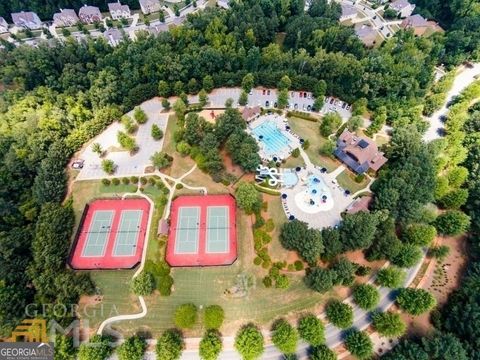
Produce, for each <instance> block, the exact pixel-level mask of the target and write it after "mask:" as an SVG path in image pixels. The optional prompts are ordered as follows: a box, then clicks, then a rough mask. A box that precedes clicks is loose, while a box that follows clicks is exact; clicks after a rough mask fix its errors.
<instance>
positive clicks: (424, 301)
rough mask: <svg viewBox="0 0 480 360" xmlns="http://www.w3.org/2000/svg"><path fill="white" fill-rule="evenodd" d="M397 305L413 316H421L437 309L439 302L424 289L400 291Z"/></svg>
mask: <svg viewBox="0 0 480 360" xmlns="http://www.w3.org/2000/svg"><path fill="white" fill-rule="evenodd" d="M396 301H397V304H398V306H400V307H401V308H402V309H403V310H405V311H406V312H407V313H409V314H411V315H420V314H423V313H424V312H427V311H429V310H431V309H433V308H434V307H435V305H436V304H437V301H436V300H435V298H434V297H433V295H432V294H430V293H429V292H428V291H426V290H424V289H412V288H407V289H400V290H399V292H398V296H397V300H396Z"/></svg>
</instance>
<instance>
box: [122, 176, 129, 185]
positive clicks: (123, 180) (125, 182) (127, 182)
mask: <svg viewBox="0 0 480 360" xmlns="http://www.w3.org/2000/svg"><path fill="white" fill-rule="evenodd" d="M122 183H123V184H124V185H128V184H130V179H129V178H127V177H124V178H122Z"/></svg>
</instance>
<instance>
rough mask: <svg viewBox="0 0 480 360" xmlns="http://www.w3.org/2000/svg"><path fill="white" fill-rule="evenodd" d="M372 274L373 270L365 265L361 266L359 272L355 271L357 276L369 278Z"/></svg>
mask: <svg viewBox="0 0 480 360" xmlns="http://www.w3.org/2000/svg"><path fill="white" fill-rule="evenodd" d="M371 272H372V268H371V267H369V266H364V265H360V266H359V267H358V268H357V271H355V275H357V276H367V275H368V274H370V273H371Z"/></svg>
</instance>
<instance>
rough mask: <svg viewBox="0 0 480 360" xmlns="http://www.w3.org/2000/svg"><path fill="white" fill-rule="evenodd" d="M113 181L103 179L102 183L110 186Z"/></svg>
mask: <svg viewBox="0 0 480 360" xmlns="http://www.w3.org/2000/svg"><path fill="white" fill-rule="evenodd" d="M111 183H112V182H111V181H110V180H109V179H102V184H103V185H105V186H110V184H111Z"/></svg>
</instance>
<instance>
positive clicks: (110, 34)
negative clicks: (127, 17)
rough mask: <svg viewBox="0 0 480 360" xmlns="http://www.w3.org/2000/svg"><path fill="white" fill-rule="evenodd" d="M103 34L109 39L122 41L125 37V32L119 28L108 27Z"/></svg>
mask: <svg viewBox="0 0 480 360" xmlns="http://www.w3.org/2000/svg"><path fill="white" fill-rule="evenodd" d="M103 36H104V37H105V38H106V39H107V40H113V41H115V42H117V41H121V40H122V39H123V34H122V32H121V31H120V30H118V29H117V28H110V29H108V30H107V31H105V32H104V33H103Z"/></svg>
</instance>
